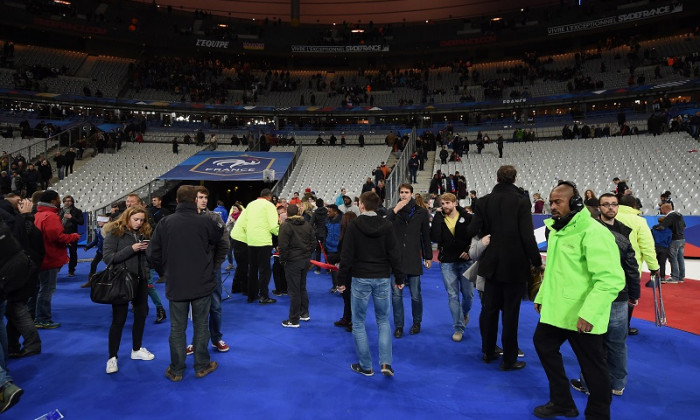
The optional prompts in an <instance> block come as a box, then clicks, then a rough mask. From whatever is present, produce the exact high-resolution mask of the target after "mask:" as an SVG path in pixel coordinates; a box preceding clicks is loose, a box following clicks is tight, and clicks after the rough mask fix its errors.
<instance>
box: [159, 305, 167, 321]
mask: <svg viewBox="0 0 700 420" xmlns="http://www.w3.org/2000/svg"><path fill="white" fill-rule="evenodd" d="M167 317H168V316H167V315H166V314H165V308H163V307H162V306H160V307H158V308H156V324H160V323H161V322H163V321H165V318H167Z"/></svg>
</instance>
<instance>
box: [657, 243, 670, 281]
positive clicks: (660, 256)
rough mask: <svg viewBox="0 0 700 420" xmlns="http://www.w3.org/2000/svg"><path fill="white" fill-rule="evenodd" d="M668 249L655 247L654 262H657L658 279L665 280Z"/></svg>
mask: <svg viewBox="0 0 700 420" xmlns="http://www.w3.org/2000/svg"><path fill="white" fill-rule="evenodd" d="M668 253H669V251H668V248H662V247H660V246H657V247H656V261H658V262H659V279H661V280H664V279H665V278H666V261H668Z"/></svg>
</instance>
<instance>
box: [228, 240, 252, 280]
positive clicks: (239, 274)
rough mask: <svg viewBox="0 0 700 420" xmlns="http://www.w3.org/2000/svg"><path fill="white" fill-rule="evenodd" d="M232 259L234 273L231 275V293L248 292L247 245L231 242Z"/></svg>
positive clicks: (235, 241)
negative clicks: (234, 264)
mask: <svg viewBox="0 0 700 420" xmlns="http://www.w3.org/2000/svg"><path fill="white" fill-rule="evenodd" d="M232 246H233V257H234V258H235V259H236V272H235V273H234V274H233V284H232V285H231V293H238V292H244V293H247V292H248V245H247V244H246V243H245V242H241V241H237V240H235V239H233V240H232Z"/></svg>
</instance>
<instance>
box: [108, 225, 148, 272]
mask: <svg viewBox="0 0 700 420" xmlns="http://www.w3.org/2000/svg"><path fill="white" fill-rule="evenodd" d="M138 241H139V240H138V237H137V235H136V234H134V233H132V232H125V233H124V235H123V236H116V235H114V234H113V233H112V232H110V233H107V234H106V235H105V239H104V245H103V254H102V255H103V257H104V260H105V263H106V264H107V265H110V264H112V265H121V264H123V265H125V266H126V269H127V270H129V271H130V272H132V273H134V274H139V275H140V276H141V278H143V279H148V278H149V276H150V270H149V269H148V261H147V259H146V253H145V252H143V251H138V252H136V251H134V249H133V248H132V247H131V246H132V245H133V244H135V243H137V242H138ZM139 256H140V258H139Z"/></svg>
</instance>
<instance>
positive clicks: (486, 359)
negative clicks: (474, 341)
mask: <svg viewBox="0 0 700 420" xmlns="http://www.w3.org/2000/svg"><path fill="white" fill-rule="evenodd" d="M499 357H501V354H500V353H498V352H497V351H495V352H493V353H491V354H490V355H488V354H486V353H484V355H483V356H482V357H481V360H482V361H483V362H484V363H491V362H493V361H494V360H496V359H498V358H499Z"/></svg>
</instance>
